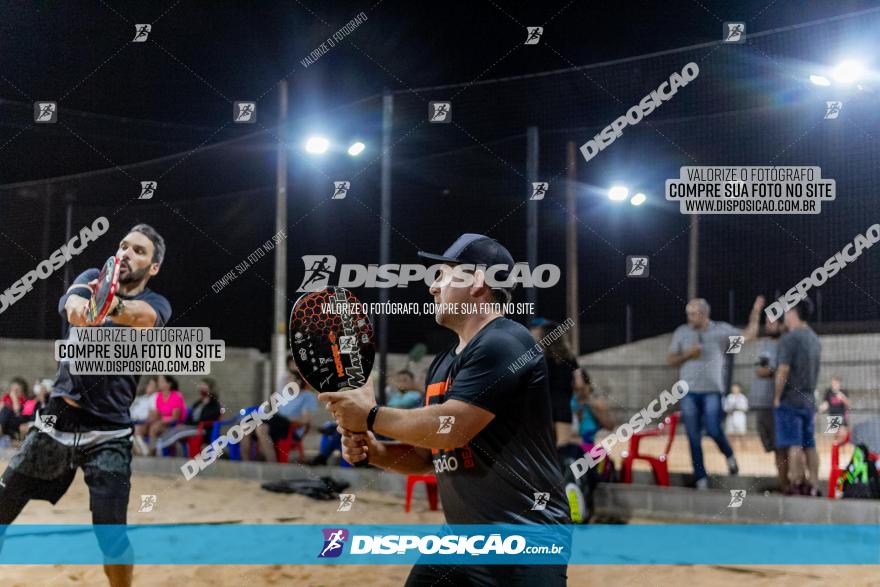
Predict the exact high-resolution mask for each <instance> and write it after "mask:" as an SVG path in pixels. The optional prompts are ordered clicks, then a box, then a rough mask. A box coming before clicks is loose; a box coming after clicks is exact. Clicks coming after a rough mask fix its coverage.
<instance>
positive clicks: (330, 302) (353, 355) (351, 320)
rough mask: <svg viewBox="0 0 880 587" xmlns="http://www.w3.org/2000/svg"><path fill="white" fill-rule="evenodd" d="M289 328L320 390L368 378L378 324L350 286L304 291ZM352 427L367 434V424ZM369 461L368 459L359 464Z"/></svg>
mask: <svg viewBox="0 0 880 587" xmlns="http://www.w3.org/2000/svg"><path fill="white" fill-rule="evenodd" d="M289 333H290V334H289V336H290V350H291V352H292V353H293V360H294V361H295V362H296V366H297V368H298V369H299V372H300V375H302V377H303V379H305V380H306V381H307V382H308V383H309V385H311V386H312V387H314V388H315V389H317V390H318V391H319V392H328V391H329V392H336V391H347V390H352V389H356V388H360V387H363V386H365V385H366V384H367V380H368V378H369V375H370V371H371V370H372V368H373V361H374V360H375V358H376V345H375V339H374V335H373V325H372V324H371V323H370V318H369V317H368V316H367V315H366V314H365V313H364V312H363V306H362V304H361V303H360V302H359V301H358V299H357V298H356V297H355V296H354V294H352V293H351V292H350V291H348V290H347V289H344V288H341V287H332V286H331V287H326V288H324V289H322V290H320V291H314V292H308V293H305V294H303V295H302V296H301V297H300V298H299V299H298V300H297V301H296V303H295V304H294V305H293V310H292V311H291V312H290V329H289ZM351 432H363V433H364V434H366V428H365V427H364V430H363V431H361V430H351ZM367 464H368V463H367V460H363V461H359V462H357V463H354V466H356V467H365V466H367Z"/></svg>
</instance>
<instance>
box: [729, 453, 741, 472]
mask: <svg viewBox="0 0 880 587" xmlns="http://www.w3.org/2000/svg"><path fill="white" fill-rule="evenodd" d="M727 470H728V471H730V474H731V475H739V465H737V464H736V457H734V456H730V457H727Z"/></svg>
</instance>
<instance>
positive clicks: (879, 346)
mask: <svg viewBox="0 0 880 587" xmlns="http://www.w3.org/2000/svg"><path fill="white" fill-rule="evenodd" d="M820 339H821V341H822V365H821V368H820V371H819V384H818V387H819V390H820V391H821V392H822V393H824V390H825V389H826V388H827V387H828V386H829V385H830V381H831V376H832V375H838V376H839V377H841V379H842V380H843V383H844V387H845V388H846V389H847V390H848V391H849V392H850V397H851V399H852V400H853V408H854V409H855V410H864V411H875V412H877V413H880V334H847V335H841V334H834V335H822V336H820ZM671 340H672V334H671V333H670V334H664V335H660V336H655V337H652V338H647V339H644V340H640V341H637V342H634V343H631V344H628V345H623V346H619V347H614V348H610V349H605V350H602V351H598V352H595V353H590V354H587V355H582V356H580V357H579V359H578V360H579V362H580V364H581V365H584V366H586V367H587V369H588V371H589V372H590V376H591V377H592V378H593V380H594V382H595V384H596V387H597V389H599V390H600V391H602V392H604V393H607V394H608V395H609V404H610V406H611V407H612V408H614V409H615V410H619V411H620V412H621V414H625V413H628V414H630V415H631V414H632V413H633V412H634V411H636V410H638V409H641V408H643V407H645V406H647V404H648V403H650V402H651V401H652V400H653V399H654V398H656V397H658V395H659V394H660V392H661V391H662V390H664V389H669V387H670V386H671V385H672V384H673V383H675V381H676V380H677V379H678V370H677V369H674V368H673V367H669V366H668V365H666V355H667V353H668V349H669V343H670V341H671ZM734 356H735V363H734V376H733V380H734V381H737V382H740V383H741V384H742V385H743V386H744V387H745V388H746V390H748V388H749V386H750V385H751V383H752V379H753V374H754V364H755V361H756V360H757V343H756V342H751V343H748V344H746V346H745V348H743V350H742V352H740V353H739V354H737V355H734ZM627 410H629V411H628V412H627Z"/></svg>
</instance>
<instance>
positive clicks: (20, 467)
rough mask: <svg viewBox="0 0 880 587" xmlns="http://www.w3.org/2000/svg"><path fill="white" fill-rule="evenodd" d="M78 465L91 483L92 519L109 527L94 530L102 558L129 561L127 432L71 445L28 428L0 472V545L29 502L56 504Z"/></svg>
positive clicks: (94, 522)
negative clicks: (83, 444) (13, 453)
mask: <svg viewBox="0 0 880 587" xmlns="http://www.w3.org/2000/svg"><path fill="white" fill-rule="evenodd" d="M77 468H81V469H82V470H83V473H84V474H85V481H86V485H88V487H89V508H90V509H91V511H92V524H95V525H109V526H110V527H109V528H104V529H103V530H102V531H101V532H98V533H97V538H98V543H99V546H100V547H101V550H102V552H103V553H104V555H105V562H107V563H108V564H111V563H112V564H117V563H121V562H130V557H131V550H130V544H129V542H128V536H127V535H126V533H125V526H124V524H125V523H126V514H127V510H128V496H129V492H130V490H131V438H130V437H128V438H119V439H114V440H108V441H106V442H103V443H101V444H97V445H93V446H88V447H85V448H83V447H76V448H73V447H67V446H64V445H62V444H60V443H59V442H56V441H55V440H54V439H52V438H51V437H49V436H48V435H47V434H44V433H43V432H39V431H38V430H37V429H36V428H31V430H30V431H29V432H28V435H27V436H26V437H25V441H24V443H23V444H22V445H21V448H20V449H19V451H18V452H17V453H16V454H15V456H13V457H12V460H11V461H10V463H9V467H8V468H7V469H6V471H4V473H3V475H2V476H0V486H2V487H0V545H2V538H3V536H4V535H5V533H6V527H7V525H9V524H11V523H12V522H13V521H14V520H15V518H17V517H18V514H19V513H21V510H22V509H24V506H26V505H27V502H28V501H30V500H31V499H40V500H45V501H48V502H50V503H52V504H55V503H57V502H58V500H59V499H61V497H62V496H63V495H64V494H65V493H66V492H67V489H68V488H69V487H70V484H71V482H73V478H74V476H75V475H76V470H77ZM111 559H112V560H111Z"/></svg>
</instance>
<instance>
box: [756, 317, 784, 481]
mask: <svg viewBox="0 0 880 587" xmlns="http://www.w3.org/2000/svg"><path fill="white" fill-rule="evenodd" d="M783 330H784V324H783V323H782V321H781V320H775V321H772V322H771V321H770V320H769V319H768V318H766V317H765V319H764V334H765V335H766V336H764V337H763V338H761V339H760V340H759V341H758V360H757V363H756V364H755V378H754V380H753V381H752V387H751V388H750V389H749V407H750V409H751V410H752V411H753V412H755V424H756V425H757V427H758V437H759V438H760V439H761V445H762V446H763V447H764V451H765V452H772V453H773V458H774V460H775V462H776V473H777V475H778V478H779V491H781V492H782V493H785V492H787V491H788V450H787V449H784V448H776V433H775V429H776V423H775V420H774V411H773V398H774V396H775V395H776V387H775V383H774V382H775V378H776V365H777V362H778V361H777V356H778V353H779V338H780V337H781V336H782V332H783Z"/></svg>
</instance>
